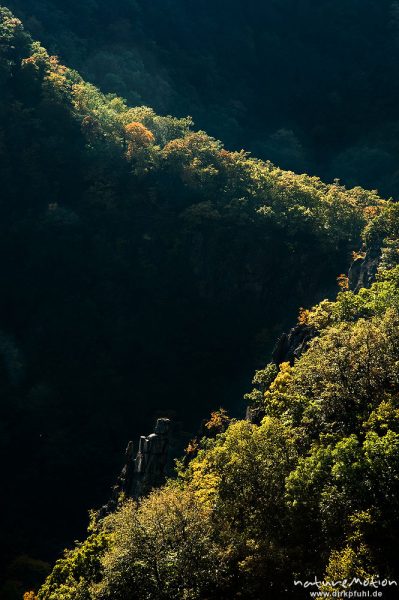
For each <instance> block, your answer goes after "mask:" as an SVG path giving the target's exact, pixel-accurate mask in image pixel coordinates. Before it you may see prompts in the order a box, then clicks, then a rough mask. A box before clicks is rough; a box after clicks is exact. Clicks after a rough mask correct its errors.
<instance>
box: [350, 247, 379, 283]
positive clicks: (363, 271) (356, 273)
mask: <svg viewBox="0 0 399 600" xmlns="http://www.w3.org/2000/svg"><path fill="white" fill-rule="evenodd" d="M379 262H380V252H379V251H375V250H374V251H373V250H369V251H368V252H367V253H366V254H365V256H364V257H363V258H357V259H355V260H354V261H353V263H352V264H351V266H350V269H349V273H348V278H349V288H350V289H351V290H352V291H354V292H358V291H359V290H360V288H362V287H365V288H368V287H370V285H371V284H372V283H373V281H374V280H375V276H376V274H377V269H378V264H379Z"/></svg>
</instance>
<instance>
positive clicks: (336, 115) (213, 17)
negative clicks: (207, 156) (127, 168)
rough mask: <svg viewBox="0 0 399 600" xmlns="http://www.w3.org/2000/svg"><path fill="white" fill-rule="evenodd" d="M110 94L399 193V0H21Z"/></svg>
mask: <svg viewBox="0 0 399 600" xmlns="http://www.w3.org/2000/svg"><path fill="white" fill-rule="evenodd" d="M8 5H9V6H10V8H12V9H15V10H16V11H17V14H18V16H21V17H22V18H23V20H24V21H26V23H27V27H28V28H29V29H30V30H31V31H32V33H33V35H34V36H36V37H38V38H39V39H41V40H42V41H43V42H44V43H45V44H46V46H47V47H48V48H49V49H50V51H51V52H54V53H56V54H60V56H61V57H62V60H63V62H66V63H67V64H68V65H70V66H73V67H75V68H77V69H79V71H80V72H81V73H82V74H83V76H84V77H85V78H87V79H88V80H89V81H91V82H93V83H95V84H97V85H99V86H100V87H101V89H103V90H105V91H108V92H117V93H118V94H120V95H122V96H123V97H125V98H127V99H128V101H129V102H130V103H133V104H140V103H144V104H148V105H149V106H152V107H154V108H155V109H156V110H157V111H159V112H161V113H163V114H167V113H168V112H171V113H172V114H175V115H178V114H180V115H186V114H190V115H193V116H194V119H195V121H196V123H197V124H198V125H199V126H200V127H201V128H203V129H206V131H208V132H209V133H211V134H212V135H214V136H216V137H220V138H221V139H223V140H224V141H225V142H226V143H228V145H229V146H231V147H238V148H241V147H245V148H247V149H249V150H251V151H253V152H254V153H255V154H256V155H257V156H261V157H263V158H266V159H269V160H272V161H274V162H276V163H277V164H279V166H281V167H284V168H290V169H294V170H295V171H300V172H303V171H306V172H311V173H314V174H317V175H319V176H320V175H322V176H323V177H324V178H327V179H329V180H332V179H333V178H335V177H340V178H341V179H342V181H343V182H344V183H346V184H349V185H356V184H360V185H363V186H366V187H372V188H375V187H377V188H378V189H380V191H381V192H382V193H383V194H384V195H390V194H392V195H394V196H397V195H398V171H397V160H396V157H397V154H398V142H397V139H398V135H397V132H398V118H397V105H398V100H399V88H398V84H397V81H398V77H397V64H398V54H399V45H398V39H399V38H398V23H399V21H398V15H399V10H398V2H396V1H393V0H335V1H331V0H305V1H301V2H298V1H297V0H273V1H270V0H268V1H267V2H262V1H255V2H250V3H248V2H245V1H244V0H231V1H230V2H229V4H228V6H227V5H226V3H225V2H224V1H223V0H215V1H213V2H211V3H209V2H194V1H192V0H168V1H165V0H151V1H148V0H116V1H114V2H112V3H110V2H109V1H108V0H91V1H90V2H88V1H86V2H77V1H69V2H65V1H64V0H9V3H8Z"/></svg>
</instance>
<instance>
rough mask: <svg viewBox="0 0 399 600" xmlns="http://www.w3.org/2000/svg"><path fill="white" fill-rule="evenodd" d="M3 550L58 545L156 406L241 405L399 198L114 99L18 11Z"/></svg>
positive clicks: (8, 145) (5, 238)
mask: <svg viewBox="0 0 399 600" xmlns="http://www.w3.org/2000/svg"><path fill="white" fill-rule="evenodd" d="M0 89H1V93H0V181H1V201H0V215H1V219H0V256H1V261H0V277H1V282H2V293H1V296H0V356H1V361H0V391H1V406H0V411H1V433H2V435H1V451H2V455H3V456H4V457H5V459H4V461H3V463H2V499H3V501H4V508H3V509H2V511H1V520H2V521H1V530H2V534H3V539H4V545H3V548H2V552H3V556H2V558H3V559H4V560H3V564H5V563H7V562H8V561H9V560H10V559H11V558H12V557H15V556H16V555H19V554H29V555H31V556H36V557H37V556H39V557H44V558H47V557H50V558H51V557H53V556H54V555H55V554H57V553H58V552H59V551H60V550H61V549H62V547H63V546H64V544H65V543H66V542H67V541H70V540H72V539H74V538H75V537H76V535H77V533H78V532H79V531H80V529H81V526H82V522H83V520H84V517H85V511H86V509H88V508H89V507H91V506H98V505H99V504H100V503H102V502H103V501H104V500H105V499H106V496H107V495H108V489H109V486H110V485H111V483H112V482H113V478H114V474H115V473H116V472H117V469H118V467H119V461H120V459H121V450H122V449H123V448H124V446H125V444H126V441H127V440H128V439H131V438H132V437H133V438H135V437H136V436H137V435H138V434H139V433H142V432H143V431H146V430H147V428H148V426H149V422H150V421H152V419H153V417H154V416H155V415H156V414H159V413H162V414H164V415H165V414H166V415H168V414H169V415H171V416H174V418H175V420H180V421H182V423H183V425H182V427H183V428H184V429H193V428H194V427H196V424H197V422H199V420H200V419H201V418H202V417H203V416H205V415H206V414H207V413H208V412H209V410H210V409H211V408H216V407H218V406H219V405H221V404H223V405H225V406H226V407H227V408H230V409H232V410H233V411H236V412H237V411H238V408H239V406H240V402H241V401H240V398H241V395H242V391H243V389H244V387H245V385H247V382H248V379H249V377H250V373H251V371H252V370H253V367H254V366H256V365H257V364H259V365H260V364H262V363H263V362H264V361H265V359H266V356H268V355H269V353H270V350H271V348H272V345H273V343H274V341H275V339H276V337H277V336H278V335H279V334H280V332H281V330H282V328H284V327H286V326H287V324H289V323H291V322H292V320H293V319H294V318H295V315H296V313H297V307H298V306H301V305H302V306H307V305H310V304H313V303H314V302H315V301H317V300H318V299H321V298H323V297H324V295H325V294H327V293H328V292H329V291H331V290H332V289H334V286H335V278H336V276H337V274H339V273H341V272H343V271H345V269H346V268H347V266H348V264H349V262H350V254H351V251H352V250H353V249H355V248H358V247H359V245H360V244H361V232H362V230H363V229H364V227H365V226H366V225H367V224H368V223H369V222H371V221H373V220H374V219H375V218H376V217H377V216H378V215H379V214H380V211H381V210H382V209H383V207H384V206H385V205H386V203H385V202H383V201H382V200H381V199H380V198H379V197H378V196H377V195H376V194H375V193H373V192H367V191H365V190H363V189H361V188H355V189H351V190H347V189H345V188H344V187H343V186H341V185H339V183H337V182H336V183H334V184H332V185H326V184H324V183H322V182H321V181H320V180H319V179H318V178H315V177H313V178H312V177H309V176H307V175H300V176H298V175H295V174H293V173H292V172H288V171H282V170H280V169H279V168H277V167H275V166H274V165H273V164H272V163H269V162H261V161H259V160H256V159H254V158H250V157H248V155H247V154H246V153H245V152H230V151H228V150H226V149H225V148H224V147H223V144H222V143H220V142H218V141H217V140H216V139H214V138H212V137H209V136H208V135H207V134H205V133H204V132H201V131H195V130H194V129H193V127H192V125H191V122H190V120H189V119H176V118H174V117H160V116H158V115H157V114H156V113H155V112H154V111H153V110H151V109H149V108H143V107H136V108H130V107H129V106H128V105H127V104H126V103H125V102H124V101H123V100H121V99H120V98H119V97H118V96H116V95H103V94H102V93H101V92H100V91H98V89H97V88H95V87H94V86H92V85H90V84H88V83H86V82H85V81H84V80H83V79H82V77H81V76H80V75H79V74H78V73H77V72H76V71H74V70H71V69H69V68H67V67H65V66H63V65H62V64H61V63H60V62H59V60H58V59H57V58H56V57H54V56H52V55H49V54H48V53H47V51H46V50H45V49H44V48H43V47H42V46H41V45H40V44H39V43H38V42H33V41H32V39H31V37H30V35H29V34H27V33H26V32H25V30H24V28H23V26H22V24H21V22H20V21H19V20H18V19H17V18H15V17H14V16H13V15H12V14H11V13H10V12H9V11H8V10H7V9H1V12H0Z"/></svg>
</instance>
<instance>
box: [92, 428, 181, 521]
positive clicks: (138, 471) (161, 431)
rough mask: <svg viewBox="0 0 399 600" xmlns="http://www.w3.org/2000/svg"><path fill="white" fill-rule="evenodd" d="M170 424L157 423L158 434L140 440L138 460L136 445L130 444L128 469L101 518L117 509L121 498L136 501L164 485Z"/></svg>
mask: <svg viewBox="0 0 399 600" xmlns="http://www.w3.org/2000/svg"><path fill="white" fill-rule="evenodd" d="M170 424H171V423H170V420H169V419H165V418H163V419H157V422H156V425H155V432H154V433H151V434H150V435H149V436H148V437H145V436H141V437H140V440H139V447H138V451H137V454H136V456H134V447H133V442H129V443H128V445H127V448H126V452H125V465H124V467H123V469H122V471H121V474H120V475H119V477H118V479H117V482H116V485H115V486H114V487H113V488H112V496H111V498H110V500H109V502H108V504H106V505H105V506H103V507H102V509H101V511H100V515H101V516H104V515H105V514H107V513H109V512H111V511H112V510H114V509H115V508H116V506H117V504H118V500H119V498H120V496H121V494H124V495H125V496H127V497H130V498H134V499H136V500H137V499H138V498H140V497H142V496H145V495H146V494H148V492H150V491H151V490H152V489H153V488H156V487H159V486H160V485H162V483H163V482H164V480H165V468H166V464H167V460H168V450H169V434H170Z"/></svg>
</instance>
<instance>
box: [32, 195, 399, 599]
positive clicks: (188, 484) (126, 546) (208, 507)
mask: <svg viewBox="0 0 399 600" xmlns="http://www.w3.org/2000/svg"><path fill="white" fill-rule="evenodd" d="M398 235H399V210H398V208H397V206H395V207H389V208H387V210H385V211H384V212H383V213H382V215H380V217H378V218H377V219H376V221H375V222H374V223H373V224H371V225H370V226H368V227H367V228H366V230H365V232H364V239H365V241H366V243H367V244H370V246H369V247H371V246H372V247H373V248H374V249H377V248H378V251H379V253H380V255H381V261H380V265H379V269H378V274H377V281H376V282H375V283H374V284H373V285H372V286H371V288H370V289H366V288H362V289H360V291H359V292H358V293H357V294H356V293H354V292H352V291H348V290H343V291H342V292H340V293H339V294H338V297H337V301H336V302H331V301H327V300H325V301H323V302H321V303H320V304H318V305H317V306H315V307H314V308H312V309H311V310H302V311H301V312H300V315H299V322H300V324H301V326H302V327H311V328H313V330H314V334H315V337H314V339H313V341H312V342H311V343H310V345H309V348H308V349H307V351H306V352H304V353H303V354H302V356H300V358H299V359H298V360H296V361H295V363H294V364H291V365H290V363H288V362H286V363H282V364H280V365H279V368H277V367H276V365H274V364H269V365H268V366H267V367H266V368H265V369H263V370H260V371H258V372H257V373H256V376H255V378H254V384H255V388H254V390H253V391H252V392H251V393H250V394H249V395H248V398H249V401H250V404H251V406H252V408H253V409H256V410H257V411H258V412H259V411H260V417H261V420H259V422H258V424H254V423H250V422H249V421H242V420H232V421H231V422H230V423H229V424H227V423H226V420H225V419H224V418H221V416H222V415H219V418H218V415H214V416H213V424H214V428H216V431H214V432H213V433H216V434H217V435H216V437H214V436H213V437H209V438H203V439H202V441H201V443H200V446H199V447H197V449H196V452H195V454H196V455H195V456H194V457H193V458H192V459H191V461H189V463H188V466H187V464H186V466H184V463H183V462H181V463H179V464H178V469H177V470H178V475H177V478H176V479H174V480H170V481H169V483H168V484H167V485H166V486H164V487H163V488H162V489H160V490H156V491H154V492H153V493H152V494H150V495H149V496H148V497H147V498H145V499H144V500H142V502H141V503H139V504H138V505H137V504H136V503H134V502H133V501H127V502H126V501H125V502H123V503H122V504H121V507H120V509H119V510H117V511H116V512H115V513H113V514H111V515H109V516H108V517H106V518H105V519H103V520H100V521H96V520H95V519H93V524H92V528H91V530H90V536H89V537H88V539H87V540H86V541H85V542H84V543H83V544H82V545H79V546H77V547H76V548H75V549H74V550H73V551H71V552H70V553H69V554H67V555H66V558H65V559H62V560H60V561H59V562H58V563H57V564H56V566H55V568H54V571H53V573H52V574H51V576H50V577H49V578H48V580H47V581H46V583H45V585H44V586H43V587H42V589H41V591H40V593H39V596H38V597H39V600H56V599H58V598H60V597H61V595H60V594H61V593H62V594H63V595H62V598H64V599H65V600H69V599H71V600H100V599H101V600H106V599H108V598H109V599H112V600H135V599H137V600H142V599H143V598H148V599H161V598H162V599H165V600H169V599H170V600H174V599H175V598H182V599H183V598H190V599H193V600H194V599H198V600H200V599H205V598H206V599H208V600H212V599H215V600H224V599H226V600H228V599H229V600H230V599H231V598H245V599H251V600H259V599H261V598H273V600H278V599H280V598H287V597H288V598H295V599H296V598H309V597H310V596H309V588H308V590H305V589H304V588H301V587H295V586H294V581H295V580H297V581H298V580H300V581H302V582H305V581H314V580H315V578H316V579H318V580H319V581H322V580H323V579H324V578H325V580H326V581H327V582H328V581H330V582H341V583H340V584H339V583H338V584H337V585H336V586H335V584H334V585H329V584H327V583H326V584H325V585H324V587H322V588H321V589H322V591H325V592H330V593H332V592H334V590H335V592H337V591H343V590H345V583H343V582H344V580H346V581H347V586H346V591H347V593H348V590H349V591H351V592H352V593H354V591H355V590H356V591H357V592H358V593H359V594H361V593H364V592H366V593H367V592H370V590H371V593H373V592H374V591H376V590H377V591H379V592H382V593H383V594H384V595H383V597H384V598H392V599H394V598H397V593H398V591H397V580H398V574H399V564H398V554H397V552H396V548H397V546H398V541H399V540H398V534H399V531H398V518H399V500H398V492H399V489H398V486H399V401H398V400H399V395H398V392H399V371H398V364H399V363H398V356H399V237H398ZM352 578H358V579H359V581H362V582H364V581H372V580H374V582H375V584H376V585H375V587H371V588H367V587H366V588H365V587H362V585H363V584H358V585H357V586H355V587H350V584H349V582H351V581H352ZM382 581H385V582H386V583H385V584H384V583H381V582H382ZM392 582H396V583H392ZM311 590H312V591H314V590H315V588H311ZM326 597H327V596H326ZM330 597H336V596H330ZM348 597H350V596H348ZM360 597H362V596H360Z"/></svg>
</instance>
